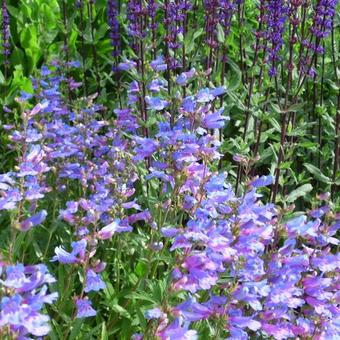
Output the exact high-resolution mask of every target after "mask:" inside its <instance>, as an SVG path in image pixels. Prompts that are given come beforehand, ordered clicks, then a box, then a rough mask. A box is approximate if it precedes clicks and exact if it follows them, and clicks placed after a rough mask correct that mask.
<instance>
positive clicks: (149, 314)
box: [145, 308, 165, 320]
mask: <svg viewBox="0 0 340 340" xmlns="http://www.w3.org/2000/svg"><path fill="white" fill-rule="evenodd" d="M164 316H165V314H164V313H163V312H162V311H161V310H160V309H159V308H153V309H149V310H147V311H146V312H145V318H146V319H147V320H151V319H159V318H163V317H164Z"/></svg>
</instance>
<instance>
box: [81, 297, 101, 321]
mask: <svg viewBox="0 0 340 340" xmlns="http://www.w3.org/2000/svg"><path fill="white" fill-rule="evenodd" d="M76 306H77V318H78V319H80V318H87V317H91V316H95V315H96V314H97V312H96V311H95V310H94V309H93V308H92V307H91V301H90V300H88V299H86V298H85V299H77V300H76Z"/></svg>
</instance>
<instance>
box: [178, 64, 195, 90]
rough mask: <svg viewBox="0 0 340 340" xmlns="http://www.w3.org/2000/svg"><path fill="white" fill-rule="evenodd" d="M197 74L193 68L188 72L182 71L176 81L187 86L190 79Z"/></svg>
mask: <svg viewBox="0 0 340 340" xmlns="http://www.w3.org/2000/svg"><path fill="white" fill-rule="evenodd" d="M195 74H196V70H195V69H194V68H192V69H191V70H190V71H188V72H182V73H181V74H180V75H179V76H178V77H177V78H176V83H177V84H178V85H181V86H185V85H186V84H187V83H188V81H189V80H190V79H192V78H193V77H194V76H195Z"/></svg>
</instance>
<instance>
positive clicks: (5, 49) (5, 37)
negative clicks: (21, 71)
mask: <svg viewBox="0 0 340 340" xmlns="http://www.w3.org/2000/svg"><path fill="white" fill-rule="evenodd" d="M1 10H2V27H1V33H2V53H3V55H4V63H5V66H6V67H7V66H8V65H9V60H8V57H9V55H10V53H11V51H10V43H9V33H10V32H9V14H8V10H7V3H6V0H3V1H2V7H1Z"/></svg>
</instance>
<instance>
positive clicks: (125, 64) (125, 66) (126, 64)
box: [118, 59, 137, 71]
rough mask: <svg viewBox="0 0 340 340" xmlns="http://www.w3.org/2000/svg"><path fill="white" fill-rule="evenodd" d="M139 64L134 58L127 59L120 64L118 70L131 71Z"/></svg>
mask: <svg viewBox="0 0 340 340" xmlns="http://www.w3.org/2000/svg"><path fill="white" fill-rule="evenodd" d="M136 66H137V64H136V62H134V61H133V60H128V59H125V60H124V62H122V63H119V64H118V70H120V71H129V70H131V69H133V68H135V67H136Z"/></svg>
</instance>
